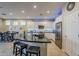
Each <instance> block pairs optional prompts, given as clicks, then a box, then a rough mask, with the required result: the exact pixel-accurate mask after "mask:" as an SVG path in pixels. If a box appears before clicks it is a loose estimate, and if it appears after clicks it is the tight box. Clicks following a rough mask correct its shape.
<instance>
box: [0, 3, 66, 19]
mask: <svg viewBox="0 0 79 59" xmlns="http://www.w3.org/2000/svg"><path fill="white" fill-rule="evenodd" d="M33 5H37V8H36V9H34V8H33ZM64 5H65V3H64V2H0V17H6V18H13V19H16V18H19V19H27V18H28V16H29V17H36V16H40V14H43V15H42V16H44V17H47V16H50V15H52V14H53V12H54V11H53V12H52V10H54V9H55V8H56V7H61V8H63V7H64ZM22 10H24V11H25V13H22V12H21V11H22ZM48 10H49V11H50V13H49V14H48V13H46V11H48ZM3 13H4V14H6V15H2V14H3ZM9 13H13V15H9ZM53 15H54V14H53ZM53 15H52V16H53Z"/></svg>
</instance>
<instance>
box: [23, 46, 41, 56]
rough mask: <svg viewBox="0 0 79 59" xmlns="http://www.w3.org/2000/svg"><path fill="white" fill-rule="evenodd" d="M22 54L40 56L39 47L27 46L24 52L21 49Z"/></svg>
mask: <svg viewBox="0 0 79 59" xmlns="http://www.w3.org/2000/svg"><path fill="white" fill-rule="evenodd" d="M23 54H25V55H29V54H30V56H32V54H33V55H36V56H40V47H38V46H29V48H27V49H26V53H25V52H24V51H23Z"/></svg>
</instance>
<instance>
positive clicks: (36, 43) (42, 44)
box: [15, 39, 51, 56]
mask: <svg viewBox="0 0 79 59" xmlns="http://www.w3.org/2000/svg"><path fill="white" fill-rule="evenodd" d="M15 41H21V42H23V43H25V44H28V45H30V46H39V47H40V55H41V56H47V44H49V43H51V41H50V40H48V39H42V40H21V39H16V40H15Z"/></svg>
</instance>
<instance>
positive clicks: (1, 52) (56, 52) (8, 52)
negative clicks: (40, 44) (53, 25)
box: [0, 42, 66, 56]
mask: <svg viewBox="0 0 79 59" xmlns="http://www.w3.org/2000/svg"><path fill="white" fill-rule="evenodd" d="M47 47H48V48H47V55H48V56H66V54H65V53H64V52H62V51H61V50H60V49H59V48H58V47H57V46H56V45H55V44H54V42H52V43H49V44H48V45H47ZM12 52H13V45H12V43H0V56H13V53H12Z"/></svg>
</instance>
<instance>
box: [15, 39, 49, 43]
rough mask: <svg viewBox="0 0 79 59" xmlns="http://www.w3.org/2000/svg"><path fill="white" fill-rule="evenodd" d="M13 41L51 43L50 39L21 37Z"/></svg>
mask: <svg viewBox="0 0 79 59" xmlns="http://www.w3.org/2000/svg"><path fill="white" fill-rule="evenodd" d="M15 41H24V42H32V43H51V41H50V40H48V39H47V40H22V39H15Z"/></svg>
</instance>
